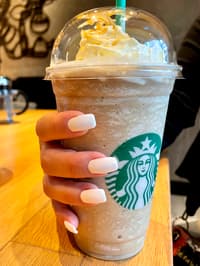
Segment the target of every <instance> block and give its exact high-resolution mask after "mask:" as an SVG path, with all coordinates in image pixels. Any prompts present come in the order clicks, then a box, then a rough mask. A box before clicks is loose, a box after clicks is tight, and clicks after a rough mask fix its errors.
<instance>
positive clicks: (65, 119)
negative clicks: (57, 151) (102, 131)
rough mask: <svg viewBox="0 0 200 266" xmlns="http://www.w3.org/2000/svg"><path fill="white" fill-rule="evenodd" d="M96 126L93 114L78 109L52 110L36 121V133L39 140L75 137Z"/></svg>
mask: <svg viewBox="0 0 200 266" xmlns="http://www.w3.org/2000/svg"><path fill="white" fill-rule="evenodd" d="M95 126H96V121H95V117H94V115H93V114H84V113H82V112H80V111H65V112H54V113H49V114H47V115H44V116H43V117H42V118H40V119H39V120H38V121H37V124H36V134H37V135H38V137H39V139H40V140H41V141H44V142H46V141H51V140H60V139H67V138H75V137H78V136H82V135H84V134H86V133H87V131H88V129H90V128H94V127H95Z"/></svg>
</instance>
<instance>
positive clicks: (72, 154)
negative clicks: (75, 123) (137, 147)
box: [41, 145, 118, 178]
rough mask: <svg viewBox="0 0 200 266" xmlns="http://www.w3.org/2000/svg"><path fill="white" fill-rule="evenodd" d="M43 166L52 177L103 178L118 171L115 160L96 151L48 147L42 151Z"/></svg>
mask: <svg viewBox="0 0 200 266" xmlns="http://www.w3.org/2000/svg"><path fill="white" fill-rule="evenodd" d="M41 166H42V168H43V170H44V172H45V173H46V174H48V175H51V176H60V177H68V178H83V177H95V176H103V175H105V174H107V173H108V172H112V171H115V170H117V168H118V162H117V160H116V159H115V158H112V157H105V155H104V154H102V153H100V152H95V151H80V152H76V151H73V150H65V149H62V148H55V146H51V145H48V147H47V146H46V148H44V149H41Z"/></svg>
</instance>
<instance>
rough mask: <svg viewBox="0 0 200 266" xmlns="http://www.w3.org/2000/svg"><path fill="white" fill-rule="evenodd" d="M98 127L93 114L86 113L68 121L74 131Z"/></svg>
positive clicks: (69, 126)
mask: <svg viewBox="0 0 200 266" xmlns="http://www.w3.org/2000/svg"><path fill="white" fill-rule="evenodd" d="M95 127H96V120H95V116H94V115H93V114H84V115H79V116H76V117H73V118H71V119H70V120H69V121H68V128H69V129H70V130H71V131H72V132H76V131H82V130H88V129H91V128H95Z"/></svg>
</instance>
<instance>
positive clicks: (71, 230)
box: [64, 221, 78, 234]
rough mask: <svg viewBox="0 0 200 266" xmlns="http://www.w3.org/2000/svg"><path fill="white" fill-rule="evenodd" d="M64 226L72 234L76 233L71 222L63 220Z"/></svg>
mask: <svg viewBox="0 0 200 266" xmlns="http://www.w3.org/2000/svg"><path fill="white" fill-rule="evenodd" d="M64 226H65V228H66V229H67V230H68V231H69V232H71V233H73V234H78V231H77V229H76V227H75V226H74V225H73V224H71V223H69V222H68V221H64Z"/></svg>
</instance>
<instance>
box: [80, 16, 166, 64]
mask: <svg viewBox="0 0 200 266" xmlns="http://www.w3.org/2000/svg"><path fill="white" fill-rule="evenodd" d="M112 15H113V13H111V12H105V11H104V12H99V13H96V14H95V16H91V17H87V18H86V19H87V20H86V22H84V23H83V24H82V25H81V27H82V28H83V27H84V26H90V25H94V27H93V28H89V29H82V30H81V41H80V48H79V50H78V52H77V54H76V60H77V61H82V60H87V61H94V60H95V61H96V62H100V61H105V60H106V61H107V62H112V61H113V62H114V61H115V62H116V60H117V61H118V62H127V63H131V64H147V63H148V64H150V63H151V64H160V63H162V64H163V63H167V61H166V56H165V49H164V48H165V45H164V43H163V42H162V41H160V40H152V41H148V42H146V43H144V44H142V43H140V42H139V41H137V40H136V39H135V38H131V37H130V36H129V35H128V34H127V33H126V32H124V30H123V27H121V26H120V25H116V23H115V22H116V21H115V19H112V18H111V16H112ZM81 18H82V17H80V19H81ZM84 19H85V17H84Z"/></svg>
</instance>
